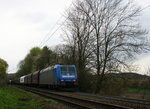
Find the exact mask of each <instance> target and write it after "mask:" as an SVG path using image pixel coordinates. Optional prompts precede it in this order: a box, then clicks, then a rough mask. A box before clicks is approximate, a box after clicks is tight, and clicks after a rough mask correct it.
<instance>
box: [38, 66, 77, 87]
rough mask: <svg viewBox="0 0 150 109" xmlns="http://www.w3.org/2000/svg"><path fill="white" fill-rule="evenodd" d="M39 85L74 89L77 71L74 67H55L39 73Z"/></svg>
mask: <svg viewBox="0 0 150 109" xmlns="http://www.w3.org/2000/svg"><path fill="white" fill-rule="evenodd" d="M39 85H40V86H50V87H76V86H77V85H78V82H77V71H76V67H75V65H55V66H53V67H48V68H46V69H43V70H41V71H40V72H39Z"/></svg>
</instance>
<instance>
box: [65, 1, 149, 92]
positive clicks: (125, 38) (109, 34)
mask: <svg viewBox="0 0 150 109" xmlns="http://www.w3.org/2000/svg"><path fill="white" fill-rule="evenodd" d="M140 12H141V9H140V8H139V7H138V6H136V5H135V4H134V2H131V1H126V0H83V1H79V0H77V2H76V5H74V8H73V9H72V11H71V12H70V13H69V14H68V22H69V23H67V24H68V31H69V32H70V33H71V38H72V40H73V41H75V42H76V43H75V44H76V45H77V49H78V57H79V61H78V62H79V66H80V67H83V66H84V67H85V65H86V64H85V61H86V60H88V58H89V57H87V56H86V54H85V53H87V54H90V55H91V56H93V54H94V58H92V59H93V60H90V62H93V63H94V62H95V63H94V64H95V68H96V69H97V85H96V91H95V92H99V90H100V88H101V84H102V81H103V77H104V74H106V73H109V72H111V71H115V72H121V71H122V70H121V69H122V68H125V67H127V68H128V67H129V66H128V62H129V61H130V60H131V59H133V57H134V56H135V55H136V54H140V53H141V52H143V51H147V50H148V49H147V48H149V45H148V43H147V39H146V37H145V34H147V32H146V31H145V30H142V29H141V27H140V25H139V24H138V22H137V19H136V18H137V16H139V14H140ZM91 39H92V40H91ZM89 45H90V46H89ZM88 47H89V48H90V47H91V48H90V49H89V48H88ZM83 63H84V64H83Z"/></svg>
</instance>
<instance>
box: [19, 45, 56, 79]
mask: <svg viewBox="0 0 150 109" xmlns="http://www.w3.org/2000/svg"><path fill="white" fill-rule="evenodd" d="M53 64H56V53H54V52H53V51H52V50H50V49H49V48H48V47H46V46H45V47H44V48H43V49H40V48H38V47H34V48H32V49H31V50H30V52H29V53H28V54H27V56H26V57H25V59H24V60H22V61H20V63H19V70H18V72H17V76H18V77H20V76H22V75H26V74H29V73H32V72H34V71H37V70H41V69H43V68H46V67H48V66H50V65H53Z"/></svg>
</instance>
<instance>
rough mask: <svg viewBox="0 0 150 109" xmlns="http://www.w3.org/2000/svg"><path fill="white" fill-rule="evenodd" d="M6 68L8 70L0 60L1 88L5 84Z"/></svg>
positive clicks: (5, 64)
mask: <svg viewBox="0 0 150 109" xmlns="http://www.w3.org/2000/svg"><path fill="white" fill-rule="evenodd" d="M7 68H8V64H7V62H6V61H4V60H3V59H1V58H0V87H3V86H4V85H5V84H6V70H7Z"/></svg>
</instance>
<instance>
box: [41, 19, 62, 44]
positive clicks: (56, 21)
mask: <svg viewBox="0 0 150 109" xmlns="http://www.w3.org/2000/svg"><path fill="white" fill-rule="evenodd" d="M61 19H62V16H61V17H60V18H59V19H58V20H57V21H56V23H55V24H54V25H53V26H52V28H51V29H50V30H49V32H48V33H47V34H46V35H45V37H44V38H43V39H42V41H41V42H40V44H39V46H40V47H41V45H42V43H43V41H44V40H45V39H46V38H47V36H48V35H49V34H50V33H51V32H52V30H53V28H55V26H56V25H57V23H58V22H59V21H60V20H61Z"/></svg>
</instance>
